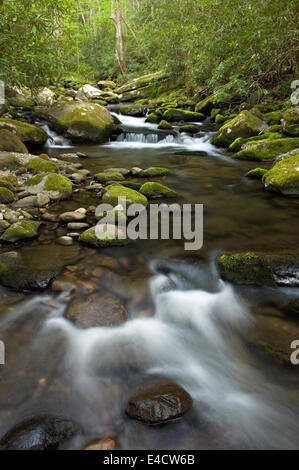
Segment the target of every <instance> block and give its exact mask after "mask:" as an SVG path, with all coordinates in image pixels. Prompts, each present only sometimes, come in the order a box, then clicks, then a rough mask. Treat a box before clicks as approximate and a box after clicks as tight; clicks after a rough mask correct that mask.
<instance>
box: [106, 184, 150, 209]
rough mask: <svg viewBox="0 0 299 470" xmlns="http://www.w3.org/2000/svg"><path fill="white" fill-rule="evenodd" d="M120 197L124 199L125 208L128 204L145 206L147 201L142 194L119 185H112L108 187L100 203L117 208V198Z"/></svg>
mask: <svg viewBox="0 0 299 470" xmlns="http://www.w3.org/2000/svg"><path fill="white" fill-rule="evenodd" d="M120 197H123V198H126V204H127V206H128V205H130V204H142V205H143V206H146V205H147V199H146V197H145V196H143V194H140V193H139V192H137V191H135V190H134V189H130V188H127V187H125V186H122V185H120V184H112V185H110V186H108V187H107V188H106V191H105V193H104V194H103V197H102V201H103V202H106V203H108V204H111V205H112V206H117V205H118V203H119V202H118V198H120Z"/></svg>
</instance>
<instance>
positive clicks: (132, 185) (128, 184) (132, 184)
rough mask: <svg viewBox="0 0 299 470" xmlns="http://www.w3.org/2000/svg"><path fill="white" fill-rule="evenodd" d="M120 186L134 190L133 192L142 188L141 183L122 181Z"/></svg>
mask: <svg viewBox="0 0 299 470" xmlns="http://www.w3.org/2000/svg"><path fill="white" fill-rule="evenodd" d="M121 185H122V186H126V187H127V188H131V189H135V191H139V190H140V188H141V186H142V183H138V182H136V181H127V180H124V181H122V182H121Z"/></svg>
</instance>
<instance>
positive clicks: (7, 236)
mask: <svg viewBox="0 0 299 470" xmlns="http://www.w3.org/2000/svg"><path fill="white" fill-rule="evenodd" d="M39 226H40V222H36V221H33V220H22V221H19V222H16V223H14V224H12V225H11V226H10V227H8V229H7V230H5V232H4V233H3V235H1V240H4V241H6V242H10V243H15V242H17V241H19V240H28V239H31V238H36V237H37V234H38V229H39Z"/></svg>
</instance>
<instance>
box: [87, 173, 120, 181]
mask: <svg viewBox="0 0 299 470" xmlns="http://www.w3.org/2000/svg"><path fill="white" fill-rule="evenodd" d="M94 177H95V179H96V180H97V181H99V182H100V183H107V182H108V181H121V180H124V176H123V175H122V174H121V173H117V172H105V173H97V174H96V175H95V176H94Z"/></svg>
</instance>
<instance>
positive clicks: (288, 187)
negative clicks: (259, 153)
mask: <svg viewBox="0 0 299 470" xmlns="http://www.w3.org/2000/svg"><path fill="white" fill-rule="evenodd" d="M263 183H264V187H265V189H266V190H267V191H272V192H275V193H279V194H283V195H284V196H289V197H299V150H295V151H294V152H292V153H291V154H288V155H282V156H281V157H280V158H279V159H277V160H276V161H275V163H274V165H273V167H272V168H271V169H270V170H269V171H267V172H266V173H265V174H264V176H263Z"/></svg>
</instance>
